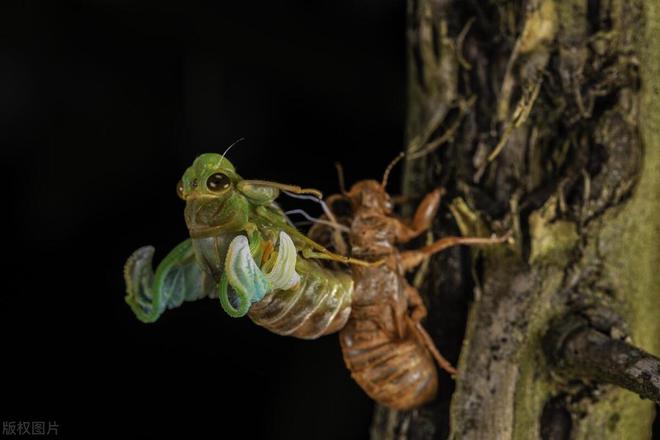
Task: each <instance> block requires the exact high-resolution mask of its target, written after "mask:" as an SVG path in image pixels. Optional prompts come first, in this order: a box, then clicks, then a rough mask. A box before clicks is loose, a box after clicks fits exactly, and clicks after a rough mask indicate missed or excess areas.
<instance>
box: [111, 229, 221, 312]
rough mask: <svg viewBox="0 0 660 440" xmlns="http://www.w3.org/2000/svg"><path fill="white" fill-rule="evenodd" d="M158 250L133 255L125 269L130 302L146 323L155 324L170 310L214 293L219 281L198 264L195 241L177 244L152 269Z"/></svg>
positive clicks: (143, 250)
mask: <svg viewBox="0 0 660 440" xmlns="http://www.w3.org/2000/svg"><path fill="white" fill-rule="evenodd" d="M153 255H154V248H153V247H152V246H144V247H141V248H140V249H138V250H136V251H135V252H133V254H132V255H131V256H130V257H129V259H128V261H127V262H126V265H125V266H124V280H125V281H126V298H125V299H126V302H127V303H128V305H130V306H131V309H132V310H133V312H134V313H135V315H136V316H137V317H138V319H140V320H141V321H143V322H154V321H156V320H157V319H158V317H160V315H161V314H162V313H163V312H164V311H165V310H166V309H171V308H174V307H178V306H180V305H181V304H182V303H183V301H194V300H197V299H200V298H203V297H206V296H207V295H209V294H211V293H213V292H214V289H215V282H214V281H213V279H212V278H211V277H210V276H209V275H208V274H207V273H206V272H204V271H203V270H202V268H201V267H200V266H199V265H198V264H197V262H196V261H195V255H194V252H193V248H192V241H191V240H185V241H184V242H182V243H180V244H179V245H177V246H176V247H175V248H174V249H172V251H171V252H170V253H169V254H168V255H167V256H166V257H165V258H164V259H163V261H162V262H161V263H160V264H159V265H158V268H157V270H156V273H155V274H154V272H153V269H152V259H153Z"/></svg>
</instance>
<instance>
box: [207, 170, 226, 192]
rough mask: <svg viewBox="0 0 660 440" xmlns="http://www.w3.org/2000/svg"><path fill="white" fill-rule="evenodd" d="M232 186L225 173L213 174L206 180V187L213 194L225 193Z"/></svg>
mask: <svg viewBox="0 0 660 440" xmlns="http://www.w3.org/2000/svg"><path fill="white" fill-rule="evenodd" d="M230 185H231V180H229V177H227V175H226V174H223V173H215V174H211V175H210V176H209V178H208V179H206V187H207V188H208V189H209V190H210V191H213V192H220V191H224V190H226V189H227V188H229V186H230Z"/></svg>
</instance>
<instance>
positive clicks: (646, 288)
mask: <svg viewBox="0 0 660 440" xmlns="http://www.w3.org/2000/svg"><path fill="white" fill-rule="evenodd" d="M408 21H409V28H408V40H409V114H408V123H407V138H408V147H407V152H408V156H407V160H406V168H405V175H404V188H403V190H404V194H406V195H407V196H409V198H410V199H411V201H413V202H414V201H416V200H418V199H419V198H420V197H421V196H422V195H423V194H424V193H425V192H427V191H429V190H430V189H432V188H434V187H437V186H443V187H445V188H446V189H447V190H448V194H449V195H450V196H451V197H449V200H448V201H449V202H450V203H449V205H450V206H449V208H450V210H451V213H452V215H451V216H449V215H447V216H444V217H440V218H439V219H438V221H437V222H436V224H435V225H434V230H433V235H434V236H440V235H448V234H449V233H456V232H457V231H458V230H460V232H461V233H463V234H472V235H473V234H488V233H490V232H491V231H497V232H503V231H506V230H509V229H511V230H512V231H513V233H514V237H515V244H513V245H510V246H502V247H498V248H488V249H481V250H479V251H478V252H472V253H471V254H470V253H468V252H467V251H466V250H464V249H463V250H453V251H451V252H446V253H444V254H442V255H438V256H436V257H434V258H433V259H432V260H431V261H430V262H429V264H428V265H427V266H426V268H424V269H422V271H421V272H420V273H418V274H417V276H416V280H417V281H418V283H419V284H420V285H421V287H422V289H421V290H422V291H423V292H424V294H425V295H426V300H427V303H428V304H429V306H430V307H429V308H430V315H429V319H428V320H427V322H426V326H427V328H428V329H429V330H430V333H431V334H432V335H433V336H434V338H435V339H436V342H437V345H438V346H439V348H440V349H441V351H443V352H444V353H445V354H446V355H447V356H448V357H449V358H450V360H453V361H456V359H457V358H458V355H459V353H460V358H458V366H459V374H458V377H457V378H456V381H455V383H452V381H451V380H450V379H448V378H446V377H445V380H444V382H442V383H441V386H443V387H442V388H441V395H440V397H439V398H438V400H437V402H435V403H434V404H432V405H430V406H428V407H424V408H421V409H419V410H415V411H413V412H410V413H400V412H395V411H391V410H388V409H386V408H383V407H378V408H377V409H376V414H375V417H374V423H373V428H372V437H373V438H414V439H422V438H423V439H431V438H437V439H444V438H448V437H449V438H452V439H525V440H527V439H537V438H538V439H557V440H558V439H569V438H570V439H587V438H598V439H605V440H607V439H622V438H631V439H644V438H650V435H651V428H650V427H651V423H652V420H653V416H654V409H653V404H652V402H651V401H649V400H643V399H640V397H639V396H638V395H636V394H634V393H632V392H630V391H627V390H625V389H623V388H621V387H619V386H616V385H612V384H606V383H604V381H603V377H602V376H599V375H598V372H597V371H596V369H595V368H593V366H592V368H591V370H589V366H588V365H587V366H581V368H582V367H584V368H586V372H585V371H580V372H579V374H577V372H576V370H575V369H574V370H573V371H570V369H562V368H557V366H556V365H554V364H552V363H551V362H550V361H549V360H548V358H547V357H546V356H545V355H544V348H545V351H546V352H547V351H548V350H547V347H544V341H545V344H547V338H546V335H547V334H548V333H549V332H551V331H552V330H553V329H554V328H555V327H556V326H557V325H560V323H561V322H563V320H565V319H567V317H570V316H578V317H580V319H583V320H584V322H586V323H587V325H588V326H590V327H592V328H593V329H595V330H597V331H598V332H599V333H600V334H602V335H606V336H607V337H608V338H609V339H610V340H612V341H617V340H618V341H627V343H629V344H633V345H634V346H637V347H639V348H641V349H643V350H645V351H646V352H648V353H652V354H655V355H658V354H660V320H659V319H658V313H659V311H660V289H659V288H658V286H660V270H658V269H659V268H660V243H659V242H658V237H660V203H658V200H660V45H658V44H657V38H658V37H657V36H658V35H660V5H658V3H657V2H656V1H655V0H635V1H625V0H590V1H587V0H562V1H559V0H528V1H522V0H519V1H515V0H498V1H496V0H491V1H486V2H477V1H458V0H453V1H451V0H409V4H408ZM614 344H616V342H614ZM590 373H593V374H590ZM609 382H613V381H611V380H610V381H609ZM614 382H615V383H616V381H614ZM454 388H455V389H454ZM443 390H444V391H443Z"/></svg>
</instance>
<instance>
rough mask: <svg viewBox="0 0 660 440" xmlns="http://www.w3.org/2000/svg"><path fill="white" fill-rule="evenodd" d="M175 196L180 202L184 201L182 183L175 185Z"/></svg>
mask: <svg viewBox="0 0 660 440" xmlns="http://www.w3.org/2000/svg"><path fill="white" fill-rule="evenodd" d="M176 195H177V196H179V198H180V199H181V200H186V198H185V197H184V196H183V181H181V180H179V183H177V184H176Z"/></svg>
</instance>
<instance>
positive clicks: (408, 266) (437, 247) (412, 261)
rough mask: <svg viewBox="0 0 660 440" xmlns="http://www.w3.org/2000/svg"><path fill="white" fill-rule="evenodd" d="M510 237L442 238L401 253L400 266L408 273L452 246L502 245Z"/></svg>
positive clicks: (509, 235) (506, 235)
mask: <svg viewBox="0 0 660 440" xmlns="http://www.w3.org/2000/svg"><path fill="white" fill-rule="evenodd" d="M510 237H511V234H505V235H503V236H501V237H444V238H441V239H440V240H438V241H436V242H434V243H431V244H430V245H428V246H424V247H422V248H420V249H415V250H410V251H405V252H401V264H402V266H403V268H404V269H405V270H406V271H409V270H412V269H414V268H415V267H417V266H418V265H419V264H420V263H421V262H422V261H424V258H427V257H430V256H431V255H433V254H435V253H437V252H440V251H443V250H445V249H447V248H450V247H452V246H458V245H467V246H478V245H487V244H498V243H504V242H505V241H507V240H509V238H510Z"/></svg>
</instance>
